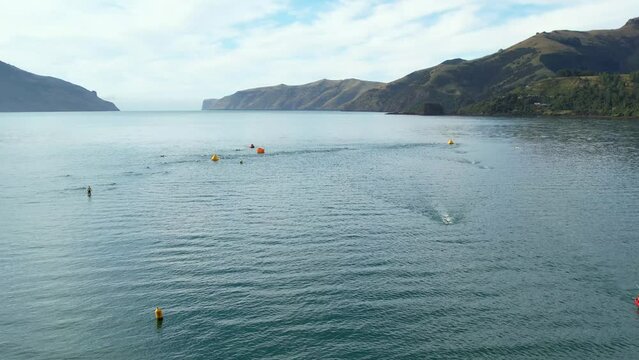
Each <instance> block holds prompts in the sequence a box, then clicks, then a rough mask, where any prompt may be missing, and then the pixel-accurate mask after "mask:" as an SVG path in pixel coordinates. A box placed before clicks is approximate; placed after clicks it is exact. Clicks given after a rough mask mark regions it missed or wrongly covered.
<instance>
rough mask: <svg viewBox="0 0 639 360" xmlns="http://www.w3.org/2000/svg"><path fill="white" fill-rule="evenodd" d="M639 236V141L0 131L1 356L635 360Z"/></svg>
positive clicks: (13, 125) (336, 124)
mask: <svg viewBox="0 0 639 360" xmlns="http://www.w3.org/2000/svg"><path fill="white" fill-rule="evenodd" d="M451 137H452V138H454V139H455V141H456V142H457V144H456V145H453V146H449V145H447V144H446V141H447V140H448V138H451ZM250 143H255V145H258V146H265V147H266V153H267V154H266V155H265V156H259V155H256V154H254V152H253V151H251V150H249V149H248V147H247V145H248V144H250ZM214 152H215V153H217V154H219V155H220V157H221V160H220V161H219V162H218V163H213V162H211V161H210V160H209V158H210V156H211V154H212V153H214ZM240 160H243V161H244V164H243V165H241V164H240V163H239V162H240ZM87 185H91V186H92V188H93V197H92V198H90V199H89V198H87V196H86V195H85V190H84V189H85V187H86V186H87ZM638 220H639V122H638V121H618V120H584V119H581V120H569V119H561V120H559V119H531V120H526V119H505V118H504V119H479V118H454V117H446V118H437V117H412V116H387V115H382V114H367V113H316V112H311V113H297V112H206V113H117V114H111V113H108V114H99V113H91V114H87V113H76V114H67V113H59V114H2V115H0V270H1V276H0V358H2V359H35V358H42V359H44V358H47V359H49V358H65V359H69V358H87V359H97V358H104V359H117V358H139V359H156V358H179V359H182V358H203V359H204V358H225V359H246V358H280V359H312V358H382V359H393V358H407V359H408V358H459V359H469V358H486V359H499V358H502V359H511V358H553V359H558V358H609V359H624V358H626V359H632V358H637V354H639V313H638V312H637V309H636V308H635V306H634V305H633V304H632V297H634V296H636V295H637V294H638V293H639V287H638V285H637V284H638V283H639V221H638ZM155 306H161V307H163V308H164V309H165V320H164V321H163V323H161V324H157V323H156V321H155V319H154V317H153V309H154V308H155Z"/></svg>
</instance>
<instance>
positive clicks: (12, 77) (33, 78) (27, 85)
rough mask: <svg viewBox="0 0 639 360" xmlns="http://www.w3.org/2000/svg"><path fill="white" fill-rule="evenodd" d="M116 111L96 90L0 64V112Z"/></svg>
mask: <svg viewBox="0 0 639 360" xmlns="http://www.w3.org/2000/svg"><path fill="white" fill-rule="evenodd" d="M27 111H118V108H117V107H116V106H115V105H114V104H113V103H112V102H109V101H106V100H102V99H100V98H99V97H98V94H97V93H96V92H95V91H89V90H87V89H85V88H83V87H81V86H78V85H75V84H72V83H70V82H67V81H64V80H60V79H57V78H54V77H49V76H40V75H36V74H32V73H30V72H27V71H24V70H21V69H18V68H17V67H15V66H12V65H9V64H7V63H4V62H2V61H0V112H27Z"/></svg>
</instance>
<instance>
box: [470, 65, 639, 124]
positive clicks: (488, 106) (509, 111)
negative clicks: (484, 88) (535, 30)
mask: <svg viewBox="0 0 639 360" xmlns="http://www.w3.org/2000/svg"><path fill="white" fill-rule="evenodd" d="M460 112H461V113H463V114H485V115H582V116H615V117H621V116H639V71H638V72H633V73H631V74H629V75H620V74H611V73H602V74H599V75H597V76H577V77H558V78H551V79H545V80H541V81H538V82H535V83H532V84H530V85H528V86H525V87H519V88H517V89H515V90H513V91H511V92H509V93H507V94H505V95H499V96H495V97H492V98H490V99H488V100H485V101H481V102H478V103H475V104H472V105H470V106H467V107H465V108H463V109H461V111H460Z"/></svg>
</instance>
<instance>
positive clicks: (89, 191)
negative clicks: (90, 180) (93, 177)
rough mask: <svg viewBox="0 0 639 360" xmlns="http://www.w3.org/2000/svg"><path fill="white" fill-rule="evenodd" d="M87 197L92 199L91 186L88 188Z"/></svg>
mask: <svg viewBox="0 0 639 360" xmlns="http://www.w3.org/2000/svg"><path fill="white" fill-rule="evenodd" d="M87 196H88V197H91V185H89V186H87Z"/></svg>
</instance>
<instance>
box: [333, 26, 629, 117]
mask: <svg viewBox="0 0 639 360" xmlns="http://www.w3.org/2000/svg"><path fill="white" fill-rule="evenodd" d="M637 70H639V18H636V19H631V20H630V21H628V22H627V23H626V25H625V26H623V27H622V28H620V29H616V30H596V31H588V32H582V31H567V30H561V31H553V32H550V33H546V32H543V33H538V34H536V35H535V36H533V37H531V38H529V39H527V40H524V41H522V42H520V43H519V44H516V45H514V46H512V47H510V48H508V49H505V50H500V51H498V52H497V53H494V54H492V55H488V56H485V57H483V58H480V59H476V60H471V61H466V60H462V59H455V60H449V61H445V62H444V63H442V64H440V65H437V66H434V67H432V68H428V69H424V70H419V71H416V72H413V73H411V74H409V75H406V76H405V77H403V78H401V79H398V80H395V81H393V82H390V83H388V84H386V85H384V86H382V87H380V88H376V89H372V90H369V91H367V92H365V93H364V94H362V95H361V96H359V97H358V98H357V99H355V100H354V101H352V102H351V103H349V104H347V105H345V107H344V108H345V109H346V110H359V111H384V112H397V113H416V114H421V113H422V111H423V110H422V109H423V108H424V104H425V103H438V104H441V105H442V106H443V108H444V111H445V112H446V113H452V114H455V113H460V112H464V111H463V109H464V108H466V107H468V106H470V105H472V104H475V103H477V102H481V101H486V100H488V99H491V98H495V97H499V96H504V95H506V94H508V93H509V92H511V91H513V90H515V89H518V88H525V87H526V86H529V85H531V84H533V83H535V82H538V81H541V80H544V79H549V78H554V77H558V76H562V74H563V73H565V72H572V73H580V72H581V73H593V74H596V73H604V72H605V73H630V72H633V71H637Z"/></svg>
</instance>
